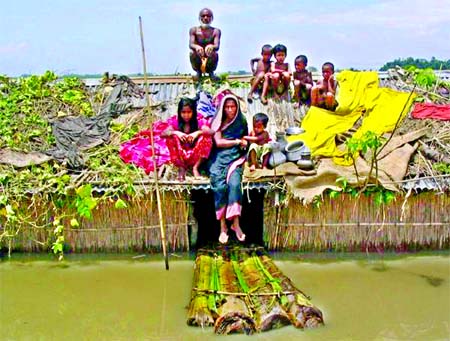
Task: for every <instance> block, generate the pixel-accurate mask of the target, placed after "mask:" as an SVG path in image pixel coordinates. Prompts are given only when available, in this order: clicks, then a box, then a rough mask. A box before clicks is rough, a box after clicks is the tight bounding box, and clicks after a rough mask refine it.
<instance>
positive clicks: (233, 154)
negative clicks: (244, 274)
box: [209, 94, 248, 244]
mask: <svg viewBox="0 0 450 341" xmlns="http://www.w3.org/2000/svg"><path fill="white" fill-rule="evenodd" d="M211 128H212V129H213V130H214V131H215V134H214V142H215V148H214V149H213V151H212V152H211V155H210V162H211V164H210V169H209V172H210V179H211V188H212V190H213V192H214V205H215V209H216V218H217V220H219V221H220V237H219V242H220V243H222V244H225V243H227V242H228V227H227V222H226V220H231V221H232V225H231V229H232V230H233V231H234V232H235V233H236V237H237V239H238V240H239V241H241V242H242V241H244V240H245V234H244V233H243V232H242V230H241V227H240V223H239V217H240V215H241V211H242V206H241V203H242V185H241V182H242V171H243V170H242V168H243V165H244V163H245V156H246V152H247V146H248V142H247V141H246V140H245V139H244V138H243V137H244V136H246V135H248V127H247V121H246V119H245V117H244V115H243V114H242V112H241V110H240V107H239V100H238V99H237V97H236V96H234V95H232V94H228V95H226V96H225V97H224V98H223V99H222V101H221V103H220V105H219V109H218V111H217V114H216V116H215V117H214V119H213V121H212V123H211Z"/></svg>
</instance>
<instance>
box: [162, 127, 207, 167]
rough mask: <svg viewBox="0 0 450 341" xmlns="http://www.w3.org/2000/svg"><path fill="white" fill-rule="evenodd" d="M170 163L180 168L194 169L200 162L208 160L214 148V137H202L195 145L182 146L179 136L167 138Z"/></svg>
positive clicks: (185, 144) (186, 144)
mask: <svg viewBox="0 0 450 341" xmlns="http://www.w3.org/2000/svg"><path fill="white" fill-rule="evenodd" d="M166 144H167V147H168V148H169V153H170V161H171V162H172V163H173V164H174V165H175V166H177V167H179V168H185V169H187V168H190V167H193V166H194V165H195V164H196V163H197V161H198V160H200V159H206V158H207V157H208V156H209V152H210V151H211V148H212V136H206V135H200V136H199V137H198V139H197V140H196V141H194V145H190V144H189V143H184V144H182V143H181V141H180V139H179V138H178V136H175V135H172V136H170V137H168V138H166Z"/></svg>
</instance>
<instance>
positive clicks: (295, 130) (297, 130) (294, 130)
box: [284, 127, 305, 135]
mask: <svg viewBox="0 0 450 341" xmlns="http://www.w3.org/2000/svg"><path fill="white" fill-rule="evenodd" d="M284 131H285V132H286V135H298V134H302V133H304V132H305V130H304V129H302V128H300V127H288V128H286V129H285V130H284Z"/></svg>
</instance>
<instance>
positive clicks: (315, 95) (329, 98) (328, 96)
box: [311, 62, 337, 110]
mask: <svg viewBox="0 0 450 341" xmlns="http://www.w3.org/2000/svg"><path fill="white" fill-rule="evenodd" d="M333 75H334V65H333V63H330V62H326V63H324V64H323V65H322V76H323V78H322V79H321V80H319V81H318V82H317V84H316V85H315V86H313V87H312V89H311V105H313V106H316V107H319V108H324V109H327V110H334V109H336V107H337V102H336V98H335V96H336V87H337V82H336V80H335V79H334V76H333Z"/></svg>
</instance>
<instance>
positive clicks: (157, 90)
mask: <svg viewBox="0 0 450 341" xmlns="http://www.w3.org/2000/svg"><path fill="white" fill-rule="evenodd" d="M378 74H379V79H380V86H383V85H384V83H385V82H386V81H387V80H388V77H389V75H388V72H378ZM436 74H437V75H438V76H439V77H440V78H442V79H446V80H448V79H450V71H449V70H444V71H436ZM318 77H320V74H319V73H314V74H313V78H314V79H317V78H318ZM132 79H133V81H135V82H136V83H138V84H142V86H143V83H144V82H143V78H132ZM229 79H230V80H240V81H241V82H248V81H249V80H250V76H249V75H243V76H230V77H229ZM85 83H86V85H87V86H88V87H96V86H98V85H99V84H100V79H86V80H85ZM148 84H149V92H150V93H151V96H150V97H151V101H152V104H153V105H158V104H163V105H162V106H161V107H163V108H164V109H163V110H158V113H157V114H158V115H159V116H160V117H161V119H165V118H167V117H169V116H171V115H173V114H174V113H176V111H177V104H178V101H179V99H180V98H181V97H183V96H187V97H195V95H196V93H197V91H198V89H197V88H196V87H195V85H194V82H193V81H192V77H191V76H159V77H148ZM244 84H245V83H244ZM247 84H248V86H243V87H236V88H231V90H232V91H233V92H234V93H235V94H236V95H237V96H239V97H241V98H242V99H243V101H242V104H241V108H242V111H243V112H244V114H245V115H246V118H247V121H248V123H249V127H250V128H251V124H252V120H251V118H252V117H253V115H254V114H256V113H259V112H262V113H265V114H267V115H268V116H269V124H268V131H269V133H270V134H271V135H272V136H275V132H276V131H280V130H284V129H285V128H286V127H289V126H294V125H297V126H298V125H299V123H300V122H301V120H302V118H303V117H304V115H305V113H306V108H298V109H295V108H294V106H293V103H290V102H288V101H276V100H269V103H268V104H267V105H263V104H262V103H261V102H260V101H259V100H254V101H253V102H252V103H248V102H247V101H246V98H247V94H248V92H249V89H250V87H249V83H247ZM145 105H146V101H145V98H144V99H142V100H138V99H137V100H135V101H134V102H133V106H134V107H136V108H142V107H144V106H145ZM247 186H248V188H250V189H252V188H260V189H267V188H269V187H270V184H269V183H249V184H248V185H247ZM185 187H186V186H185ZM400 187H402V188H403V189H404V190H409V189H413V190H415V191H421V190H433V191H443V190H444V191H445V190H448V189H449V188H450V176H449V177H440V178H428V179H418V180H407V181H404V182H402V184H401V185H400ZM178 188H179V187H178ZM189 188H192V189H204V190H208V189H209V188H210V187H209V183H205V184H201V183H196V184H189V185H188V187H186V188H184V189H189ZM98 190H100V191H101V190H102V189H101V188H98Z"/></svg>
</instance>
